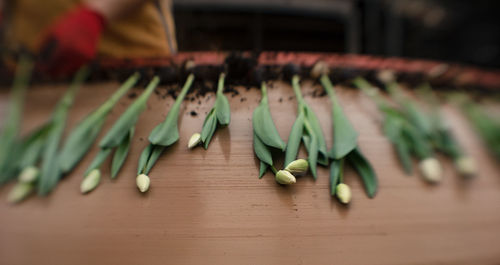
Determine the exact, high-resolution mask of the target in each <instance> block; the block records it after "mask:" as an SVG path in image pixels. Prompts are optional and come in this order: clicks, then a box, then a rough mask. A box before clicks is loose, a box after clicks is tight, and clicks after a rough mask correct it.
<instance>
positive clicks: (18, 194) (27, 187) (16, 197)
mask: <svg viewBox="0 0 500 265" xmlns="http://www.w3.org/2000/svg"><path fill="white" fill-rule="evenodd" d="M34 189H35V186H33V184H32V183H25V182H18V183H17V184H16V185H15V186H14V188H12V190H11V191H10V193H9V195H8V196H7V201H8V202H10V203H18V202H20V201H22V200H24V199H26V198H27V197H28V196H29V195H30V194H31V193H32V192H33V190H34Z"/></svg>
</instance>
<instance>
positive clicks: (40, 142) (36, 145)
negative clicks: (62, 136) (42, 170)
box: [19, 123, 51, 170]
mask: <svg viewBox="0 0 500 265" xmlns="http://www.w3.org/2000/svg"><path fill="white" fill-rule="evenodd" d="M50 129H51V123H47V124H45V125H43V126H41V127H40V128H38V129H36V130H35V131H34V132H33V133H31V134H30V135H29V136H28V137H27V139H26V140H24V141H23V144H22V146H23V147H22V156H21V161H20V163H19V169H21V170H22V169H24V168H27V167H30V166H35V165H36V163H37V162H38V160H39V159H40V156H41V154H42V151H43V148H44V144H45V141H46V139H47V133H48V132H49V131H50Z"/></svg>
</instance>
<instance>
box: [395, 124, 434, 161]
mask: <svg viewBox="0 0 500 265" xmlns="http://www.w3.org/2000/svg"><path fill="white" fill-rule="evenodd" d="M401 134H402V136H403V138H404V139H405V141H406V142H407V143H408V146H409V148H410V150H411V152H412V153H413V154H414V155H415V156H417V157H418V158H419V159H420V160H422V159H425V158H428V157H431V156H432V155H433V154H432V153H433V152H432V147H431V146H430V144H429V142H428V141H427V139H425V136H424V135H421V134H420V131H419V130H418V129H416V128H415V127H413V126H412V125H411V124H409V123H406V124H404V126H403V127H402V133H401Z"/></svg>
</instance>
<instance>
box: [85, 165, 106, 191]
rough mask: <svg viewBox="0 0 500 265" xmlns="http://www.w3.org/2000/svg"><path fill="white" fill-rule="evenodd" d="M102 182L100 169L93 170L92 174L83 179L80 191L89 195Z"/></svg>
mask: <svg viewBox="0 0 500 265" xmlns="http://www.w3.org/2000/svg"><path fill="white" fill-rule="evenodd" d="M100 181H101V171H100V170H99V169H93V170H92V171H90V173H89V174H88V175H87V176H86V177H85V178H84V179H83V181H82V183H81V184H80V191H81V192H82V193H88V192H91V191H92V190H94V189H95V188H96V187H97V185H99V182H100Z"/></svg>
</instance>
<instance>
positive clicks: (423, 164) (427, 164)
mask: <svg viewBox="0 0 500 265" xmlns="http://www.w3.org/2000/svg"><path fill="white" fill-rule="evenodd" d="M419 167H420V172H422V175H423V176H424V178H425V180H426V181H428V182H431V183H437V182H440V181H441V179H442V178H443V169H442V168H441V164H439V161H438V160H437V159H436V158H434V157H429V158H426V159H424V160H422V161H420V164H419Z"/></svg>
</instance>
